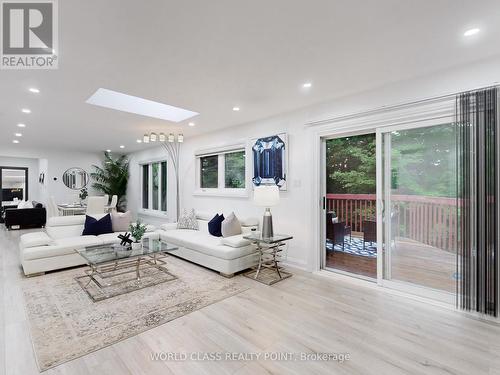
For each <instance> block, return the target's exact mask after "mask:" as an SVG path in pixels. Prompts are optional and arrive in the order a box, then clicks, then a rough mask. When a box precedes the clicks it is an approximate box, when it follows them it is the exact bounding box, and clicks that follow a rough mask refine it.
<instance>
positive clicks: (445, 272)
mask: <svg viewBox="0 0 500 375" xmlns="http://www.w3.org/2000/svg"><path fill="white" fill-rule="evenodd" d="M392 245H393V249H392V254H391V257H392V269H391V273H392V275H391V279H392V280H394V281H403V282H408V283H412V284H416V285H421V286H425V287H429V288H433V289H438V290H444V291H447V292H451V293H454V292H455V286H456V278H455V277H454V276H456V275H455V272H456V269H455V264H456V255H455V254H453V253H451V252H448V251H444V250H441V249H438V248H435V247H432V246H427V245H424V244H422V243H419V242H416V241H412V240H408V239H397V240H396V241H395V242H393V244H392ZM326 266H327V267H328V268H333V269H338V270H342V271H346V272H350V273H354V274H358V275H362V276H367V277H371V278H374V279H376V278H377V260H376V258H369V257H363V256H358V255H352V254H347V253H342V252H339V251H327V256H326Z"/></svg>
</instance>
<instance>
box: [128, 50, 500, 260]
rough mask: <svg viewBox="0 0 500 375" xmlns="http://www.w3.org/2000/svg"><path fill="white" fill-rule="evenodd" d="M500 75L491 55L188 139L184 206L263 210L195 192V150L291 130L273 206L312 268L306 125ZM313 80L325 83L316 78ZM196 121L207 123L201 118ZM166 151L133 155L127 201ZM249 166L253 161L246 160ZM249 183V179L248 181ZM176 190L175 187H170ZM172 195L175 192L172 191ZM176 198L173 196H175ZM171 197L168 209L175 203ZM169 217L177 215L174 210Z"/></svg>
mask: <svg viewBox="0 0 500 375" xmlns="http://www.w3.org/2000/svg"><path fill="white" fill-rule="evenodd" d="M499 81H500V58H498V57H497V58H494V59H490V60H488V61H483V62H479V63H476V64H472V65H468V66H465V67H457V68H455V69H450V70H447V71H445V72H439V73H436V74H433V75H430V76H426V77H421V78H418V79H413V80H409V81H405V82H400V83H397V84H391V85H388V86H385V87H382V88H379V89H377V90H371V91H368V92H365V93H360V94H357V95H352V96H349V97H345V98H339V99H336V100H331V101H329V102H327V103H323V104H320V105H315V106H312V107H308V108H305V109H302V110H299V111H296V112H292V113H288V114H283V115H279V116H275V117H272V118H269V119H264V120H260V121H256V122H253V123H249V124H244V125H240V126H236V127H232V128H228V129H224V130H223V131H218V132H215V133H211V134H207V135H202V136H199V137H195V138H192V139H186V140H185V143H184V145H183V148H182V153H181V162H180V165H181V173H180V176H181V177H180V178H181V207H182V208H191V207H194V208H196V209H198V210H203V211H212V212H214V213H215V212H218V211H224V212H228V211H231V210H234V211H235V213H236V214H237V216H240V217H248V216H256V217H260V216H261V215H262V209H261V208H259V207H255V206H254V205H253V204H252V202H251V197H246V198H234V197H231V198H230V197H213V196H197V195H194V194H193V192H194V190H195V170H196V169H195V156H194V155H195V152H196V150H199V149H205V148H210V147H215V146H223V145H225V144H234V143H238V142H240V141H243V142H247V141H248V140H249V139H252V138H256V137H262V136H266V135H273V134H277V133H280V132H283V131H285V132H287V133H288V135H289V140H288V141H289V146H288V147H289V171H288V181H289V185H288V191H287V192H283V193H282V194H281V198H282V199H281V202H280V205H279V206H277V207H274V208H273V209H272V212H273V218H274V226H275V231H276V232H282V233H288V234H292V235H293V236H294V239H293V241H291V242H290V248H289V250H288V260H289V262H290V263H294V264H295V265H297V266H302V267H304V268H307V269H309V270H312V269H313V268H314V261H313V260H314V259H315V256H314V254H315V252H316V251H318V249H315V248H313V246H312V243H313V240H314V235H315V234H314V233H316V231H315V230H314V229H315V228H313V227H312V224H311V217H312V215H313V209H312V207H313V205H314V204H319V202H313V201H312V199H313V198H312V197H313V195H314V194H313V191H314V189H315V188H317V185H318V183H319V182H318V181H316V180H315V175H314V173H313V172H312V171H313V168H312V165H311V164H312V156H311V154H312V152H311V147H316V143H311V139H312V136H311V134H310V133H311V131H312V130H311V128H308V127H305V126H304V125H305V124H307V123H310V122H315V121H319V120H326V119H331V118H334V117H338V116H342V115H346V114H352V113H356V112H362V111H366V110H370V109H375V108H380V107H383V106H390V105H395V104H399V103H405V102H411V101H415V100H420V99H425V98H429V97H434V96H438V95H444V94H450V93H456V92H460V91H465V90H468V89H473V88H478V87H481V86H488V85H491V84H493V83H497V82H499ZM315 84H321V83H320V82H317V83H316V82H315ZM198 126H203V124H199V125H198ZM162 152H163V151H162V150H161V149H159V148H158V149H150V150H147V151H143V152H140V153H134V154H132V155H131V179H130V183H129V207H130V208H131V209H133V210H135V212H137V208H138V204H139V202H140V201H139V200H140V174H139V173H138V170H139V168H138V166H137V161H138V160H146V159H147V158H148V157H152V158H154V157H157V156H158V155H159V154H161V153H162ZM247 167H248V168H251V165H247ZM247 183H248V184H249V183H250V181H247ZM169 191H174V190H169ZM170 197H172V196H170ZM172 198H173V197H172ZM174 207H175V206H174V205H173V204H172V203H171V202H169V209H172V211H173V209H174ZM169 216H170V217H173V216H172V215H171V214H170V215H169Z"/></svg>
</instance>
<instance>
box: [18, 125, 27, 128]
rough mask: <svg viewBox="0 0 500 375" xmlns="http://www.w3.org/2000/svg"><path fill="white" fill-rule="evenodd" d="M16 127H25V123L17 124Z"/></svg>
mask: <svg viewBox="0 0 500 375" xmlns="http://www.w3.org/2000/svg"><path fill="white" fill-rule="evenodd" d="M17 127H18V128H25V127H26V125H25V124H17Z"/></svg>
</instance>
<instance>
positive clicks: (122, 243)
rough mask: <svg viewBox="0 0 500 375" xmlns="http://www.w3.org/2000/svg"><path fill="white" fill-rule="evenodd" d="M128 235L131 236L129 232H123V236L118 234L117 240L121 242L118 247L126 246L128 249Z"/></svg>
mask: <svg viewBox="0 0 500 375" xmlns="http://www.w3.org/2000/svg"><path fill="white" fill-rule="evenodd" d="M130 235H131V234H130V233H129V232H125V234H120V235H119V236H118V238H119V239H120V240H122V241H121V242H120V245H122V246H126V247H130V246H131V244H132V240H131V239H130Z"/></svg>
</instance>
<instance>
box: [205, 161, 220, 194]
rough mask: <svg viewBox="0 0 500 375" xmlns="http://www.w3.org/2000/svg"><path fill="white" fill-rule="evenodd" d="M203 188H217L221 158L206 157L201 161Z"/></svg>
mask: <svg viewBox="0 0 500 375" xmlns="http://www.w3.org/2000/svg"><path fill="white" fill-rule="evenodd" d="M200 160H201V176H200V177H201V187H202V188H217V187H218V178H219V173H218V170H219V167H218V165H219V156H218V155H213V156H204V157H202V158H201V159H200Z"/></svg>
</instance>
